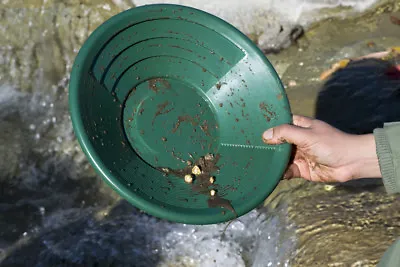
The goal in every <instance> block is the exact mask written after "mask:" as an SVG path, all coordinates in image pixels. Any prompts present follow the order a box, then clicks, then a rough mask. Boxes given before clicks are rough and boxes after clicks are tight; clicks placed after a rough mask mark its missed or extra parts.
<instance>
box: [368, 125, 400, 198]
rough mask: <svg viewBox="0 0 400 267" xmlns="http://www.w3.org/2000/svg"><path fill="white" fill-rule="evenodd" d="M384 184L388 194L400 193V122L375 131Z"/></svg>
mask: <svg viewBox="0 0 400 267" xmlns="http://www.w3.org/2000/svg"><path fill="white" fill-rule="evenodd" d="M374 136H375V142H376V152H377V155H378V160H379V166H380V169H381V173H382V178H383V184H384V185H385V188H386V191H387V192H388V194H394V193H400V122H391V123H385V124H384V126H383V128H378V129H375V130H374Z"/></svg>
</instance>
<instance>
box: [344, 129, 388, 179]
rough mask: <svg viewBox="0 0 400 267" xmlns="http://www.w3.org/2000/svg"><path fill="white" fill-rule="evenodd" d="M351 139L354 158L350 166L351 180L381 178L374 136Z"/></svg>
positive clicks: (366, 135)
mask: <svg viewBox="0 0 400 267" xmlns="http://www.w3.org/2000/svg"><path fill="white" fill-rule="evenodd" d="M353 138H354V140H353V142H354V144H355V146H354V148H353V149H354V150H355V151H354V152H353V153H354V158H356V160H355V162H354V163H353V164H352V166H351V169H352V171H351V172H352V177H353V179H360V178H382V173H381V170H380V167H379V160H378V155H377V152H376V151H377V150H376V142H375V137H374V135H373V134H365V135H354V136H353Z"/></svg>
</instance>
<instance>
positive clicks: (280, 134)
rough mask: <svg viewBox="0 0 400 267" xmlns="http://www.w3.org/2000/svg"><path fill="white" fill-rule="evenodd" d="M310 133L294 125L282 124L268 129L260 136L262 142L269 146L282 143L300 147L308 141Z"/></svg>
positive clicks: (306, 129) (307, 129)
mask: <svg viewBox="0 0 400 267" xmlns="http://www.w3.org/2000/svg"><path fill="white" fill-rule="evenodd" d="M311 134H312V132H311V131H310V129H309V128H303V127H299V126H296V125H290V124H282V125H279V126H276V127H274V128H271V129H268V130H267V131H265V132H264V133H263V135H262V138H263V141H264V142H265V143H267V144H270V145H277V144H281V143H284V142H287V143H290V144H293V145H297V146H302V145H304V144H305V143H306V142H308V141H309V140H310V136H311Z"/></svg>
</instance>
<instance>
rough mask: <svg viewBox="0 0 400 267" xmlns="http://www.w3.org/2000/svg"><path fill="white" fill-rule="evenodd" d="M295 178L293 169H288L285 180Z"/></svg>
mask: <svg viewBox="0 0 400 267" xmlns="http://www.w3.org/2000/svg"><path fill="white" fill-rule="evenodd" d="M292 177H293V171H292V170H291V169H288V170H287V171H286V172H285V174H284V175H283V179H287V180H289V179H291V178H292Z"/></svg>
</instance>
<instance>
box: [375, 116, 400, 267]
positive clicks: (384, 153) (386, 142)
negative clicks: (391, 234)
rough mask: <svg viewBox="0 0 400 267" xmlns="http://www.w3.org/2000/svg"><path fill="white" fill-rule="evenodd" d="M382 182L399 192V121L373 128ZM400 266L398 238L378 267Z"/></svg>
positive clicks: (393, 190)
mask: <svg viewBox="0 0 400 267" xmlns="http://www.w3.org/2000/svg"><path fill="white" fill-rule="evenodd" d="M374 136H375V142H376V152H377V155H378V160H379V167H380V169H381V173H382V178H383V184H384V185H385V188H386V191H387V192H388V194H394V193H400V122H392V123H385V124H384V126H383V128H378V129H375V130H374ZM399 266H400V239H399V240H397V241H396V242H395V243H394V244H393V245H392V246H391V247H390V248H389V249H388V250H387V251H386V252H385V254H384V255H383V257H382V258H381V260H380V261H379V264H378V267H399Z"/></svg>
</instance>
